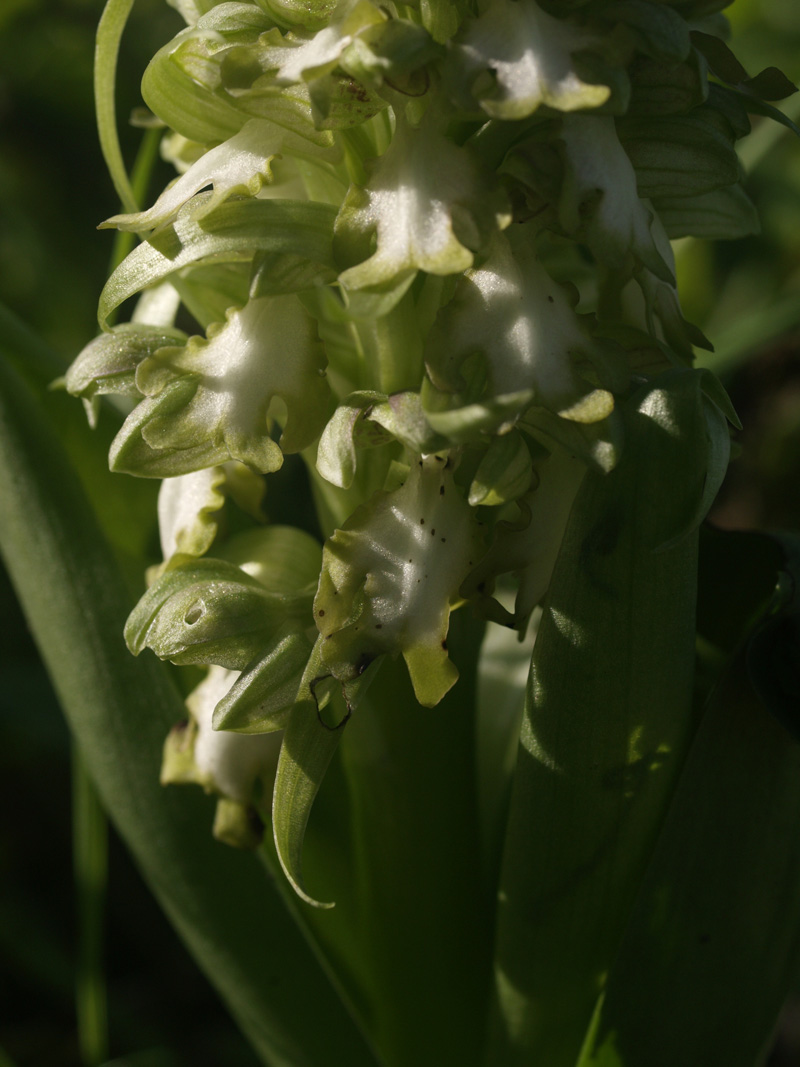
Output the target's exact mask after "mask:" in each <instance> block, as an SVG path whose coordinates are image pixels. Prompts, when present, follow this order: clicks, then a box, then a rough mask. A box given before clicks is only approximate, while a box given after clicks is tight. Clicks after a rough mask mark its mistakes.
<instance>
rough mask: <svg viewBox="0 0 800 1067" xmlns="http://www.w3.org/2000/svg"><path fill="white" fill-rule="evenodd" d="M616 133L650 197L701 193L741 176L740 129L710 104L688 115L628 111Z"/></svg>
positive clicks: (643, 192)
mask: <svg viewBox="0 0 800 1067" xmlns="http://www.w3.org/2000/svg"><path fill="white" fill-rule="evenodd" d="M617 132H618V134H619V139H620V141H621V142H622V146H623V148H624V149H625V151H626V152H627V153H628V156H629V157H630V160H631V162H632V163H633V167H634V170H635V171H636V181H637V185H638V189H639V196H641V197H644V198H645V199H653V198H654V197H659V196H697V195H700V194H702V193H710V192H713V191H714V190H715V189H720V188H722V187H723V186H726V185H733V184H734V182H737V181H738V180H739V177H740V170H739V161H738V158H737V156H736V151H735V149H734V141H735V139H736V131H734V129H733V127H732V126H731V123H730V121H729V120H728V117H727V116H726V115H723V114H721V113H720V111H718V110H717V109H716V108H715V107H712V106H710V105H705V104H704V105H703V106H701V107H698V108H695V109H694V110H693V111H691V112H690V113H689V114H688V115H664V116H651V115H648V116H645V115H635V116H633V115H628V116H626V117H625V118H622V119H619V120H618V122H617Z"/></svg>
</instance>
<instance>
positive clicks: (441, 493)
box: [439, 485, 444, 496]
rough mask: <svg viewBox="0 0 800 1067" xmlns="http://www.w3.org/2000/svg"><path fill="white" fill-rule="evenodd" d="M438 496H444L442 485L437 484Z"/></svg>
mask: <svg viewBox="0 0 800 1067" xmlns="http://www.w3.org/2000/svg"><path fill="white" fill-rule="evenodd" d="M439 496H444V486H443V485H440V486H439Z"/></svg>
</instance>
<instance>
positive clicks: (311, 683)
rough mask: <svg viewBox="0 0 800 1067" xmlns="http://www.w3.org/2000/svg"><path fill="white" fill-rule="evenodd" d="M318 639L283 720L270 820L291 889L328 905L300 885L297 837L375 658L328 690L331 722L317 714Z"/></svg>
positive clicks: (319, 705)
mask: <svg viewBox="0 0 800 1067" xmlns="http://www.w3.org/2000/svg"><path fill="white" fill-rule="evenodd" d="M323 641H324V638H323V637H319V638H318V639H317V643H316V645H315V646H314V650H313V652H312V654H311V658H310V659H309V661H308V665H307V667H306V669H305V672H304V674H303V678H302V681H301V683H300V687H299V689H298V691H297V701H296V703H295V706H294V708H293V709H292V712H291V715H290V716H289V721H288V723H287V724H286V731H285V733H284V736H283V745H282V746H281V754H280V759H279V762H278V773H277V775H276V777H275V792H274V796H273V801H272V823H273V828H274V831H275V847H276V849H277V852H278V858H279V860H280V862H281V866H282V867H283V870H284V872H285V874H286V877H287V878H288V879H289V881H290V883H291V885H292V888H293V889H294V891H295V892H296V893H297V895H298V896H299V897H300V899H301V900H304V901H305V902H306V903H307V904H311V905H312V907H316V908H332V907H333V903H329V904H323V903H321V902H320V901H318V900H314V898H313V897H310V896H309V895H308V893H307V892H306V890H305V888H304V886H303V878H302V873H301V871H302V855H303V838H304V837H305V832H306V825H307V823H308V817H309V815H310V814H311V807H312V805H313V803H314V799H315V797H316V795H317V792H318V790H319V787H320V785H321V784H322V779H323V778H324V776H325V772H326V770H327V769H328V764H329V763H330V761H331V758H332V756H333V754H334V752H335V751H336V749H337V747H338V745H339V742H340V740H341V737H342V731H343V730H344V727H345V726H346V724H347V721H348V719H349V718H350V715H351V714H352V712H353V711H354V709H355V708H356V707H357V705H358V702H359V700H360V699H361V698H362V697H363V695H364V693H365V692H366V690H367V688H368V687H369V685H370V683H371V682H372V680H373V679H374V677H375V674H376V672H377V670H378V669H379V667H380V662H375V663H373V664H371V666H370V667H368V668H367V669H366V670H365V671H363V672H362V674H361V675H359V676H358V677H356V678H354V679H351V680H350V681H349V682H347V683H343V684H342V685H341V693H339V692H337V689H338V686H337V687H336V688H334V689H333V692H332V696H333V699H332V701H331V702H332V704H333V711H334V716H333V718H334V721H333V722H332V723H331V724H328V723H327V722H326V721H325V720H324V719H323V717H322V714H321V713H322V708H323V701H322V700H321V699H320V695H319V693H318V691H317V690H318V686H319V685H320V683H321V682H322V681H323V680H324V679H325V678H326V677H330V675H329V674H328V673H327V671H326V669H325V665H324V662H323V660H322V656H321V649H322V645H323ZM328 695H330V694H328Z"/></svg>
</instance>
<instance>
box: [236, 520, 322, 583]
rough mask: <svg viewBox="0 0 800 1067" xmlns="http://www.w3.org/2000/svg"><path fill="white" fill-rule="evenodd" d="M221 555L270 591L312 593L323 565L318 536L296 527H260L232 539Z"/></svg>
mask: <svg viewBox="0 0 800 1067" xmlns="http://www.w3.org/2000/svg"><path fill="white" fill-rule="evenodd" d="M219 554H220V558H221V559H225V560H227V561H228V562H229V563H235V564H236V565H237V567H241V568H242V569H243V570H245V571H247V573H248V574H249V575H251V576H252V577H253V578H257V579H258V581H259V582H260V583H261V585H263V586H264V588H265V589H268V590H269V592H270V593H277V594H289V595H298V596H300V595H302V596H313V595H314V592H315V591H316V588H317V581H318V580H319V569H320V566H321V564H322V548H321V546H320V544H319V542H318V541H317V539H316V538H315V537H312V536H311V534H308V533H306V532H305V530H299V529H297V528H296V527H295V526H260V527H257V528H256V529H254V530H245V531H243V532H242V533H240V534H237V535H236V536H235V537H233V538H231V539H230V540H229V541H228V542H226V544H225V545H223V546H222V548H221V549H220V553H219Z"/></svg>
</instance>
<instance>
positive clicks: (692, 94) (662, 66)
mask: <svg viewBox="0 0 800 1067" xmlns="http://www.w3.org/2000/svg"><path fill="white" fill-rule="evenodd" d="M707 97H708V64H707V63H706V61H705V60H704V59H703V57H702V56H701V55H700V54H699V52H696V51H694V50H692V52H691V53H690V55H689V58H688V60H687V61H686V62H685V63H678V64H676V63H659V62H657V61H656V60H654V59H640V60H639V61H638V62H637V63H636V65H635V67H634V68H633V69H632V70H631V100H630V107H629V108H628V114H630V115H639V116H646V115H650V116H653V117H655V116H657V115H685V114H686V113H687V112H689V111H692V110H693V109H694V108H696V107H699V106H700V105H701V104H703V103H705V101H706V98H707Z"/></svg>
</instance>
